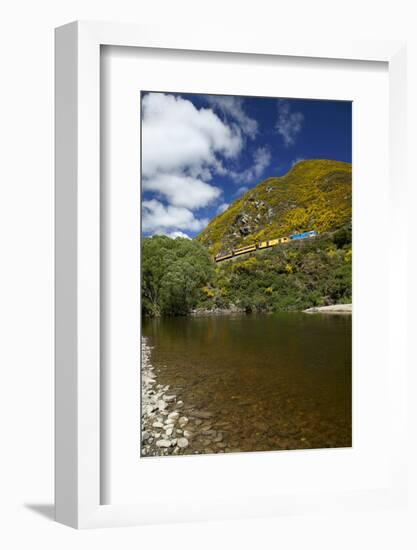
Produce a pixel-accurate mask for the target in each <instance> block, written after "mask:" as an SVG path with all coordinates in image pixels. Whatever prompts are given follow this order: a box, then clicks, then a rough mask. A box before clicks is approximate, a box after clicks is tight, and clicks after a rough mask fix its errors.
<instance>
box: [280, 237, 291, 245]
mask: <svg viewBox="0 0 417 550" xmlns="http://www.w3.org/2000/svg"><path fill="white" fill-rule="evenodd" d="M279 242H280V243H281V244H284V243H289V242H290V238H289V237H281V238H280V239H279Z"/></svg>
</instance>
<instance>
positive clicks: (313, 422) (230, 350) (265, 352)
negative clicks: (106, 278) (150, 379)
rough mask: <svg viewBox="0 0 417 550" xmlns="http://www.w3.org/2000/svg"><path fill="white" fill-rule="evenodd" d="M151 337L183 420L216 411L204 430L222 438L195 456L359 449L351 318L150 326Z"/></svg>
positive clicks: (161, 376)
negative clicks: (354, 445) (354, 443)
mask: <svg viewBox="0 0 417 550" xmlns="http://www.w3.org/2000/svg"><path fill="white" fill-rule="evenodd" d="M143 335H144V336H146V337H147V338H148V341H149V344H150V345H151V346H153V349H152V353H151V362H152V364H153V365H154V367H155V372H156V375H157V379H158V382H160V383H161V384H169V385H170V388H171V390H172V391H173V393H175V394H176V395H177V400H179V399H181V400H182V401H183V402H184V409H183V414H186V415H187V416H188V417H192V412H193V411H194V410H198V411H205V410H206V411H210V412H211V413H212V414H213V416H212V417H211V418H210V420H207V421H205V425H204V426H203V428H205V429H206V431H211V430H212V433H216V434H219V433H220V434H222V436H221V438H220V439H221V441H218V442H217V443H212V442H210V441H209V442H208V441H207V440H205V439H204V436H203V435H201V434H198V433H197V434H196V435H195V437H194V440H193V441H192V445H191V446H190V448H189V449H188V452H190V453H191V452H196V451H197V452H219V450H223V451H226V452H227V451H233V450H241V451H264V450H276V449H304V448H321V447H350V446H351V358H352V354H351V316H348V315H346V316H345V315H340V316H339V315H306V314H303V313H283V314H277V315H236V316H217V317H215V316H212V317H194V318H193V317H187V318H185V317H184V318H171V319H156V320H145V321H144V323H143ZM171 390H170V391H171ZM200 424H201V422H200ZM207 449H208V451H207Z"/></svg>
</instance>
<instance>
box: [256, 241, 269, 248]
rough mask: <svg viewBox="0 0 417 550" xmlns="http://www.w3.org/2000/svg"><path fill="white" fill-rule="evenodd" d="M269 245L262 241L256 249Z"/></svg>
mask: <svg viewBox="0 0 417 550" xmlns="http://www.w3.org/2000/svg"><path fill="white" fill-rule="evenodd" d="M268 246H269V244H268V241H262V242H261V243H259V244H258V248H268Z"/></svg>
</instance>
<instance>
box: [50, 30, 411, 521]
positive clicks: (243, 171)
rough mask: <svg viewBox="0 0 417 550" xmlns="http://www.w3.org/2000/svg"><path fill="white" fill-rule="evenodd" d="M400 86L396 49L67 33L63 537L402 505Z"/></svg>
mask: <svg viewBox="0 0 417 550" xmlns="http://www.w3.org/2000/svg"><path fill="white" fill-rule="evenodd" d="M404 78H405V69H404V46H403V44H401V43H390V42H385V41H380V42H377V41H372V42H363V43H358V42H346V43H342V42H341V43H339V44H325V43H320V42H305V43H303V42H302V41H301V42H297V43H296V44H294V43H293V44H291V43H289V42H285V43H284V42H283V41H282V42H280V41H279V40H276V39H275V38H271V37H253V38H251V39H250V40H249V41H248V37H247V36H245V35H244V33H242V34H240V33H237V34H236V35H234V36H233V37H231V36H229V34H228V33H222V32H220V31H219V34H218V35H216V37H215V38H214V37H213V36H212V34H211V33H210V32H209V29H207V30H205V31H204V30H201V32H200V31H199V32H198V33H197V34H195V35H193V34H192V33H188V34H187V33H185V34H180V33H174V32H173V31H166V29H165V30H164V29H158V28H153V29H150V28H147V29H145V28H142V27H137V26H130V25H118V24H110V23H72V24H70V25H66V26H64V27H61V28H59V29H57V33H56V514H57V520H58V521H61V522H63V523H66V524H68V525H71V526H74V527H95V526H106V525H128V524H137V523H146V522H148V523H149V522H161V521H176V520H198V519H206V518H236V517H255V516H264V515H273V514H279V513H284V512H285V513H289V512H295V513H296V512H300V511H309V510H317V509H324V510H325V509H329V508H332V509H334V508H337V507H339V508H340V509H346V508H348V507H352V508H355V509H357V508H358V507H362V508H367V507H371V506H377V505H378V506H381V505H383V506H392V505H396V504H399V503H401V502H402V501H403V499H404V494H405V487H406V479H405V477H404V475H403V474H400V473H399V472H400V471H401V466H402V464H403V461H404V447H403V444H404V440H403V438H404V433H403V426H404V415H405V408H404V395H405V373H406V357H405V344H404V324H405V319H406V315H405V301H404V300H401V299H398V296H399V289H404V288H405V278H406V277H405V250H406V248H405V244H406V241H404V242H403V244H404V247H399V246H398V242H397V239H396V235H398V234H402V232H401V228H402V226H403V224H404V220H403V217H402V210H401V206H402V201H403V190H404V185H405V178H404V174H403V165H404V159H403V155H404V149H405V147H404V140H405V137H404V121H405V103H404V87H403V84H404ZM392 226H394V227H395V228H396V230H395V232H392V231H391V227H392ZM387 257H389V259H390V260H389V265H390V266H395V269H393V268H392V267H391V268H389V269H387V268H386V266H387V263H386V262H385V263H384V266H385V267H384V268H383V267H382V266H381V258H387ZM381 296H384V297H387V298H386V299H384V300H381ZM387 304H388V305H387ZM387 308H388V313H387ZM394 320H395V321H394ZM387 437H389V438H390V440H391V441H395V445H392V446H389V447H387V445H386V440H387Z"/></svg>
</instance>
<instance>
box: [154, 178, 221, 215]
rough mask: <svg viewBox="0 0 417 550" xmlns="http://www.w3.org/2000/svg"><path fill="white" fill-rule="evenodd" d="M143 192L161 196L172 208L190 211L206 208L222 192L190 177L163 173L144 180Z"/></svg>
mask: <svg viewBox="0 0 417 550" xmlns="http://www.w3.org/2000/svg"><path fill="white" fill-rule="evenodd" d="M143 190H144V191H154V192H155V193H158V194H159V195H163V196H164V197H165V198H166V199H167V200H168V202H169V203H170V204H172V205H174V206H185V207H186V208H191V209H195V208H201V207H202V206H207V205H208V204H210V203H212V202H213V201H215V200H216V199H217V198H218V197H219V196H220V195H221V192H222V191H221V189H219V188H218V187H214V186H213V185H209V184H208V183H205V182H204V181H202V180H200V179H197V178H192V177H191V176H184V175H182V174H180V175H177V174H163V173H159V174H156V175H154V176H153V177H151V178H149V179H144V181H143Z"/></svg>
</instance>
